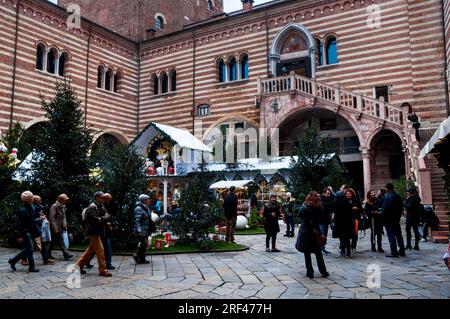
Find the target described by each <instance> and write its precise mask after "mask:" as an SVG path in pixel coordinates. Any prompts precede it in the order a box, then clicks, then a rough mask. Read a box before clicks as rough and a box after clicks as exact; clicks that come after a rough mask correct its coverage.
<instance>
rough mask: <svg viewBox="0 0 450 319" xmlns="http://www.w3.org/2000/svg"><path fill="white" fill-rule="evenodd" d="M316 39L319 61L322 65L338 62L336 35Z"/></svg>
mask: <svg viewBox="0 0 450 319" xmlns="http://www.w3.org/2000/svg"><path fill="white" fill-rule="evenodd" d="M315 40H316V54H317V63H318V65H319V66H321V65H330V64H337V63H338V51H337V40H336V37H335V36H328V37H325V38H324V40H323V41H322V40H321V39H315Z"/></svg>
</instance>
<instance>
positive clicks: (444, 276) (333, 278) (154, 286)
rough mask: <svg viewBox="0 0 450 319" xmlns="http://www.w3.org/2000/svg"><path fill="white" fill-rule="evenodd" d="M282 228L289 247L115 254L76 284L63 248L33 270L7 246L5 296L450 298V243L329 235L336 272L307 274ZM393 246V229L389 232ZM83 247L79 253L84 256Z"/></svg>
mask: <svg viewBox="0 0 450 319" xmlns="http://www.w3.org/2000/svg"><path fill="white" fill-rule="evenodd" d="M283 233H284V228H283V227H282V232H281V233H280V234H279V236H278V246H279V248H280V249H281V250H282V252H281V253H268V252H265V247H264V245H265V235H255V236H236V240H237V242H238V243H242V244H245V245H247V246H248V247H249V249H248V250H246V251H243V252H228V253H202V254H198V253H196V254H179V255H166V256H151V257H148V259H149V260H151V263H150V264H148V265H139V266H136V265H135V263H134V261H133V259H132V257H131V256H114V257H113V264H114V265H115V266H116V270H115V271H113V277H112V278H103V277H100V276H97V269H96V268H95V267H94V268H93V269H91V270H90V271H89V270H88V273H87V274H86V275H82V276H81V288H74V289H70V288H68V285H67V282H66V281H67V279H68V277H69V276H70V273H68V272H67V268H68V267H69V266H70V265H73V264H74V261H75V259H72V261H68V262H65V261H63V259H62V256H60V255H61V253H60V252H55V255H56V258H57V261H56V263H55V265H52V266H43V265H42V261H41V259H40V256H39V254H38V253H36V254H35V257H36V261H37V266H38V268H39V269H40V272H39V273H37V274H28V272H27V271H26V270H27V269H26V268H25V267H24V266H21V265H19V264H18V265H17V268H18V269H17V272H13V271H12V270H11V269H10V268H9V265H8V263H7V260H8V258H9V257H11V256H12V255H13V254H15V253H16V251H15V250H12V249H7V248H0V298H2V299H5V298H12V299H30V298H33V299H34V298H52V299H54V298H56V299H64V298H94V299H97V298H98V299H108V298H152V299H154V298H172V299H212V298H220V299H242V298H265V299H278V298H280V299H304V298H306V299H310V298H312V299H335V298H346V299H352V298H355V299H380V298H381V299H406V298H414V299H417V298H419V299H422V298H432V299H448V298H450V285H449V282H450V273H449V271H448V270H447V268H446V267H445V265H444V262H443V260H442V256H443V254H444V252H445V251H446V249H447V245H445V244H433V243H431V242H426V243H421V246H420V247H421V250H420V251H414V250H413V251H407V256H406V257H404V258H402V257H400V258H398V259H395V258H394V259H390V258H386V257H385V254H380V253H373V252H371V251H370V237H369V236H370V232H367V235H366V237H365V238H363V239H361V240H359V242H358V249H357V253H356V254H354V255H352V257H350V258H343V257H338V241H337V240H336V239H329V243H328V245H327V250H329V251H331V252H332V254H330V255H326V256H325V263H326V266H327V268H328V271H329V273H330V277H329V278H327V279H324V278H322V277H320V274H319V273H318V270H317V266H316V265H315V258H314V257H313V265H314V267H315V270H316V276H317V277H316V278H314V279H310V278H308V277H306V270H305V266H304V260H303V254H300V253H299V252H297V251H296V250H295V248H294V243H295V238H286V237H282V234H283ZM383 245H384V249H385V250H386V251H387V249H388V243H387V237H386V236H384V237H383ZM78 255H79V253H77V254H76V256H78ZM373 264H375V265H378V266H379V267H380V269H381V287H380V288H368V285H367V281H368V276H369V275H370V273H368V266H369V265H373Z"/></svg>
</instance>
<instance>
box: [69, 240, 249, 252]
mask: <svg viewBox="0 0 450 319" xmlns="http://www.w3.org/2000/svg"><path fill="white" fill-rule="evenodd" d="M163 238H164V236H155V237H152V246H151V248H150V249H147V255H165V254H187V253H205V252H206V253H208V252H227V251H242V250H247V249H248V247H247V246H244V245H240V244H233V243H226V242H224V241H218V242H213V243H212V245H211V249H208V250H202V249H200V248H198V247H197V246H196V245H184V244H183V245H182V244H179V243H175V246H174V247H164V244H165V242H164V241H163V248H162V249H161V250H155V249H154V247H155V240H156V239H163ZM136 244H137V243H136ZM86 247H87V245H83V244H72V245H71V247H70V250H74V251H83V250H85V249H86ZM136 249H137V247H135V248H132V249H131V248H130V249H125V250H122V251H113V255H133V254H134V253H135V251H136Z"/></svg>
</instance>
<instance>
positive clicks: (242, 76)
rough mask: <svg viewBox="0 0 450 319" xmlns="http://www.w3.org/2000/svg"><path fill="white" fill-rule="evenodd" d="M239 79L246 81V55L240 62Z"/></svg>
mask: <svg viewBox="0 0 450 319" xmlns="http://www.w3.org/2000/svg"><path fill="white" fill-rule="evenodd" d="M241 78H242V79H248V55H244V56H243V57H242V60H241Z"/></svg>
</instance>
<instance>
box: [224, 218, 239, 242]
mask: <svg viewBox="0 0 450 319" xmlns="http://www.w3.org/2000/svg"><path fill="white" fill-rule="evenodd" d="M236 220H237V217H227V235H226V236H225V241H226V242H229V241H234V229H235V228H236Z"/></svg>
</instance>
